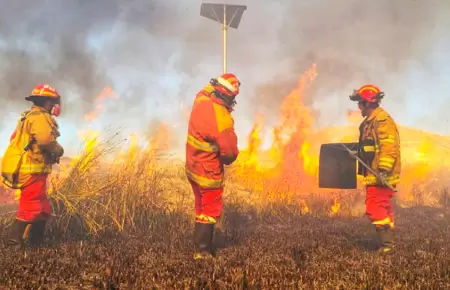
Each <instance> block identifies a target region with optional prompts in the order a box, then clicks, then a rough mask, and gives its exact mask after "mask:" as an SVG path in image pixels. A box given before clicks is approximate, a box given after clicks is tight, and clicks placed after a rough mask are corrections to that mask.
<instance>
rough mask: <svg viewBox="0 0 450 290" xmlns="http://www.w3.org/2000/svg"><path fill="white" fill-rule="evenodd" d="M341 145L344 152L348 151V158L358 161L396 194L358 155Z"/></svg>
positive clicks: (394, 189)
mask: <svg viewBox="0 0 450 290" xmlns="http://www.w3.org/2000/svg"><path fill="white" fill-rule="evenodd" d="M340 144H341V145H342V147H344V148H345V150H347V151H348V153H350V156H352V157H353V158H355V159H356V160H358V161H359V162H360V163H361V164H362V165H363V166H364V167H365V168H366V169H367V170H369V171H370V172H371V173H372V174H373V175H375V177H376V178H377V179H378V180H380V181H381V182H382V183H383V184H384V185H385V186H386V187H387V188H389V189H391V190H393V191H394V192H397V191H398V190H397V189H396V188H394V187H393V186H392V185H390V184H389V183H388V182H387V181H386V180H385V179H384V177H383V176H381V175H380V174H379V173H378V172H376V171H375V170H373V169H372V168H371V167H370V166H369V165H367V164H366V163H365V162H364V161H363V160H362V159H361V158H359V156H358V155H356V154H354V153H353V152H352V151H351V150H350V149H349V148H348V147H347V146H345V145H344V144H342V143H340Z"/></svg>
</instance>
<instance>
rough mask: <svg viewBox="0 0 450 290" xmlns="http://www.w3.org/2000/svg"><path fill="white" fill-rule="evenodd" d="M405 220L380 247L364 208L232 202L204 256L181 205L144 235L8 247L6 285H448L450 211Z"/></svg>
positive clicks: (408, 215)
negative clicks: (354, 213) (248, 207)
mask: <svg viewBox="0 0 450 290" xmlns="http://www.w3.org/2000/svg"><path fill="white" fill-rule="evenodd" d="M397 226H398V230H397V242H398V247H397V251H396V253H395V254H392V255H388V256H381V255H380V254H378V253H377V252H376V251H375V249H376V246H377V245H376V243H374V242H373V241H372V238H374V237H375V236H374V232H373V229H372V228H371V227H370V224H369V222H368V221H367V220H366V218H365V217H361V218H352V219H345V218H316V217H312V216H297V215H294V216H293V215H289V214H287V213H286V214H281V215H276V216H275V215H273V214H270V213H266V214H258V215H257V214H255V213H252V212H244V211H239V212H238V211H232V210H229V211H227V213H226V216H225V221H224V224H223V227H222V228H223V230H221V231H220V232H219V234H217V235H216V240H217V245H218V246H219V251H218V256H217V258H216V260H215V261H214V262H206V261H193V260H192V259H191V258H192V251H191V249H192V242H191V238H192V223H191V221H190V220H189V219H188V218H187V217H186V216H184V215H181V214H171V215H159V216H158V217H155V218H154V220H153V222H152V223H151V224H149V228H148V230H147V233H146V234H145V235H131V234H128V235H126V234H122V235H121V236H109V237H106V236H104V237H102V238H100V239H97V240H93V239H84V240H83V241H66V242H62V243H60V242H58V243H57V242H56V241H48V242H49V243H50V245H48V246H47V247H45V248H41V249H28V250H26V251H25V252H13V251H11V250H9V249H4V248H3V247H2V249H1V251H0V263H1V265H0V269H1V271H0V284H1V285H4V286H5V287H6V288H7V289H14V288H16V289H383V288H385V289H419V288H421V289H450V212H449V211H448V210H447V211H444V210H438V209H428V208H415V209H401V210H399V211H398V212H397ZM4 232H5V230H3V231H2V235H3V234H4ZM2 240H4V238H3V239H2ZM2 243H3V241H2ZM52 244H53V245H52ZM2 246H3V245H2ZM39 286H45V287H42V288H39ZM1 289H3V288H1Z"/></svg>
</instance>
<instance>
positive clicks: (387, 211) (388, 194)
mask: <svg viewBox="0 0 450 290" xmlns="http://www.w3.org/2000/svg"><path fill="white" fill-rule="evenodd" d="M393 196H394V191H393V190H392V189H389V188H386V187H380V186H367V188H366V214H367V217H368V218H369V219H370V220H371V221H372V223H374V224H376V223H379V222H381V221H384V220H386V218H389V220H390V222H386V224H388V223H392V224H393V223H394V212H393V210H392V202H391V198H392V197H393Z"/></svg>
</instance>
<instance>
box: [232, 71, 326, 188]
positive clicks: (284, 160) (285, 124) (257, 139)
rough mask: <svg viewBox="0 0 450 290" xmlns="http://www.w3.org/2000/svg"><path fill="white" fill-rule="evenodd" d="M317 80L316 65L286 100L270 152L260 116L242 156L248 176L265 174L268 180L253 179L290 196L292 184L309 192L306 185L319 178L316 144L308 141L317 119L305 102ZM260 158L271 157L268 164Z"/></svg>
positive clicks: (242, 162) (240, 160)
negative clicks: (263, 141) (265, 145)
mask: <svg viewBox="0 0 450 290" xmlns="http://www.w3.org/2000/svg"><path fill="white" fill-rule="evenodd" d="M316 77H317V71H316V66H315V65H312V66H311V68H310V69H308V70H307V71H306V72H305V73H304V74H303V75H302V76H301V77H300V79H299V81H298V84H297V88H295V89H294V90H293V91H292V92H291V93H290V94H289V95H287V96H286V97H285V98H284V100H283V103H282V105H281V108H280V123H279V125H278V126H275V127H274V128H273V130H272V132H273V140H272V145H271V147H270V148H269V149H268V150H267V151H266V152H261V150H260V146H261V131H262V120H263V119H264V117H263V116H262V115H260V114H258V115H257V119H256V120H255V122H254V124H253V128H252V130H251V132H250V134H249V136H248V144H247V149H246V150H244V152H243V154H242V155H244V156H245V158H244V157H241V158H240V159H239V161H238V163H240V165H241V166H244V167H245V168H246V170H245V171H244V173H245V174H247V176H252V175H248V174H249V170H253V171H254V172H255V171H256V172H263V175H264V177H262V175H261V174H256V175H255V176H252V177H255V178H263V179H269V180H271V181H272V182H273V183H274V184H277V186H278V187H279V189H280V190H283V192H286V195H289V193H290V194H292V190H291V189H289V187H290V185H295V184H296V185H299V184H302V185H303V189H306V187H305V185H306V184H311V185H312V184H314V180H316V177H317V172H318V170H317V169H318V157H316V156H314V155H313V152H312V144H311V143H310V142H309V141H308V140H307V137H308V134H309V133H310V131H311V128H312V125H313V118H312V115H311V112H310V109H309V108H308V107H307V106H305V105H304V103H303V99H304V96H305V94H306V93H307V89H308V88H309V86H310V84H311V83H312V82H313V81H314V79H315V78H316ZM260 153H262V154H260ZM260 155H266V156H268V157H269V158H268V159H269V160H268V162H267V161H262V160H261V158H260ZM249 167H251V168H249ZM256 183H257V182H256Z"/></svg>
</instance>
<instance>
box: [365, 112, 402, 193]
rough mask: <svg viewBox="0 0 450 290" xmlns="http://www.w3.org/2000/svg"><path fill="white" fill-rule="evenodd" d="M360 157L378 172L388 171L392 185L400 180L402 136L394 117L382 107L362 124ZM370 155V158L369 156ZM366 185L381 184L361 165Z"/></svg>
mask: <svg viewBox="0 0 450 290" xmlns="http://www.w3.org/2000/svg"><path fill="white" fill-rule="evenodd" d="M359 145H360V154H361V152H363V153H362V154H361V155H360V157H361V158H363V159H365V161H366V162H367V163H368V164H370V165H371V167H372V169H374V170H375V171H377V172H381V171H383V172H387V173H388V175H387V181H388V182H389V183H390V184H391V185H396V184H398V183H399V182H400V171H401V154H400V136H399V133H398V130H397V125H396V124H395V122H394V120H393V119H392V117H391V116H390V115H389V114H388V113H387V112H386V111H384V110H383V109H382V108H380V107H378V108H376V109H375V110H374V111H373V113H372V114H371V115H370V116H369V117H367V118H366V119H365V120H364V121H363V122H362V123H361V126H360V139H359ZM368 156H370V158H368ZM359 168H360V172H359V173H360V174H361V175H363V176H364V180H363V183H364V184H365V185H380V183H379V181H377V178H376V177H375V176H374V175H373V174H372V173H370V172H369V171H368V170H365V169H364V168H363V167H362V166H359Z"/></svg>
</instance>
